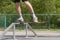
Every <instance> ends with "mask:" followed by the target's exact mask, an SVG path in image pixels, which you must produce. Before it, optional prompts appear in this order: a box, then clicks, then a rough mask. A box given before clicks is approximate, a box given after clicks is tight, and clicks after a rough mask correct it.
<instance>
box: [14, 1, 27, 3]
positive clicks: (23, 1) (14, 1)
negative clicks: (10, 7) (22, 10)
mask: <svg viewBox="0 0 60 40" xmlns="http://www.w3.org/2000/svg"><path fill="white" fill-rule="evenodd" d="M24 1H27V0H22V2H24ZM14 2H15V3H16V2H20V0H14Z"/></svg>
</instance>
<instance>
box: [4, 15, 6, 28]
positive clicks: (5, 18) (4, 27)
mask: <svg viewBox="0 0 60 40" xmlns="http://www.w3.org/2000/svg"><path fill="white" fill-rule="evenodd" d="M4 22H5V24H4V28H6V15H4Z"/></svg>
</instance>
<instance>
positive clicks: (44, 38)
mask: <svg viewBox="0 0 60 40" xmlns="http://www.w3.org/2000/svg"><path fill="white" fill-rule="evenodd" d="M35 32H36V34H37V37H35V36H34V34H33V33H32V32H31V31H28V35H29V38H26V37H25V36H26V35H25V34H26V32H25V31H23V30H21V31H18V30H16V33H15V34H16V39H18V40H60V31H50V30H48V31H35ZM2 33H3V31H0V36H1V35H2ZM3 40H13V32H12V31H9V32H7V33H6V34H5V37H4V39H3Z"/></svg>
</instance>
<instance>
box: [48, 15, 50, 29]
mask: <svg viewBox="0 0 60 40" xmlns="http://www.w3.org/2000/svg"><path fill="white" fill-rule="evenodd" d="M48 30H50V15H48Z"/></svg>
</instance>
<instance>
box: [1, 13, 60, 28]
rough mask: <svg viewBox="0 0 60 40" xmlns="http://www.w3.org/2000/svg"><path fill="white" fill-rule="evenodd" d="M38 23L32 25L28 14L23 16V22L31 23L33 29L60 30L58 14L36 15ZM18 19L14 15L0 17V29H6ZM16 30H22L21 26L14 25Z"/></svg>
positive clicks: (59, 15) (59, 16)
mask: <svg viewBox="0 0 60 40" xmlns="http://www.w3.org/2000/svg"><path fill="white" fill-rule="evenodd" d="M36 15H37V17H38V20H39V22H41V23H33V21H32V20H33V19H32V16H31V15H30V14H23V18H24V20H25V22H28V23H30V22H32V23H30V25H31V26H32V28H33V29H59V28H60V14H36ZM18 18H19V16H18V15H16V14H9V15H8V14H7V15H0V28H7V27H8V26H9V25H10V24H11V23H12V22H15V21H16V20H17V19H18ZM16 26H17V27H16V28H17V29H22V28H24V26H23V25H16Z"/></svg>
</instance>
